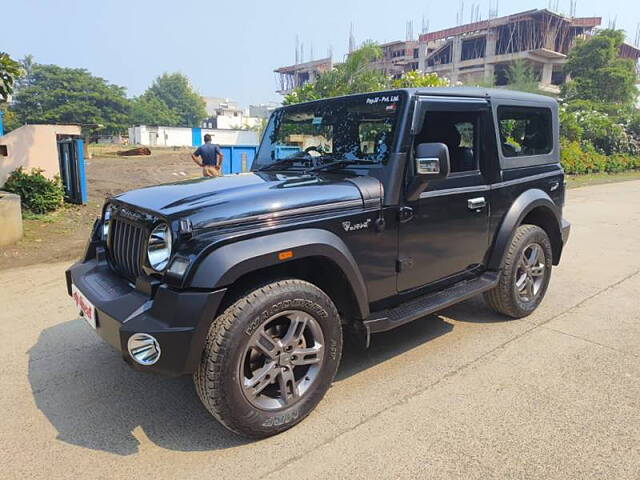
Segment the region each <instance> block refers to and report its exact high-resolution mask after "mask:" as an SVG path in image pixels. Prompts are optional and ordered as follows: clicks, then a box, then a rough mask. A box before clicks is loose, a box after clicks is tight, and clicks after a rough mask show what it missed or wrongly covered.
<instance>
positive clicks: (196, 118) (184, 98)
mask: <svg viewBox="0 0 640 480" xmlns="http://www.w3.org/2000/svg"><path fill="white" fill-rule="evenodd" d="M142 99H143V101H144V102H147V103H144V104H143V106H144V105H149V103H148V102H154V101H159V102H162V103H164V105H166V107H167V109H168V110H169V111H170V112H171V113H172V115H171V116H168V115H167V111H165V110H163V111H162V112H160V120H163V121H155V122H150V123H152V124H159V123H164V120H171V123H170V124H168V125H167V126H170V127H172V126H175V127H197V126H199V125H200V123H201V122H202V121H203V120H204V119H205V118H206V117H207V111H206V110H205V103H204V100H203V99H202V97H201V96H200V95H199V94H198V93H196V92H195V91H194V90H193V88H192V87H191V84H190V83H189V79H188V78H187V77H186V76H184V75H183V74H181V73H163V74H162V75H160V76H159V77H158V78H156V79H155V80H154V82H153V84H152V85H151V86H150V87H149V88H148V89H147V91H146V92H144V94H143V95H142Z"/></svg>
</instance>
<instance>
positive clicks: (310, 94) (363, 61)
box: [283, 41, 449, 105]
mask: <svg viewBox="0 0 640 480" xmlns="http://www.w3.org/2000/svg"><path fill="white" fill-rule="evenodd" d="M380 58H382V49H381V48H380V47H379V46H378V45H376V44H375V43H373V42H370V41H369V42H365V43H364V44H363V45H362V46H361V47H360V48H359V49H357V50H355V51H354V52H352V53H351V54H350V55H349V56H348V57H347V59H346V60H345V62H344V63H340V64H338V65H336V66H335V67H334V68H333V69H332V70H330V71H328V72H325V73H323V74H321V75H320V76H319V77H318V79H317V80H316V81H315V82H314V83H307V84H305V85H303V86H301V87H298V88H296V89H294V90H293V92H291V93H290V94H288V95H286V96H285V98H284V102H283V103H284V104H285V105H291V104H294V103H300V102H308V101H311V100H318V99H321V98H328V97H338V96H341V95H349V94H353V93H366V92H375V91H378V90H385V89H388V88H404V87H406V88H410V87H440V86H448V85H449V82H448V81H447V80H446V79H443V78H440V77H438V75H437V74H429V73H427V74H423V73H419V72H408V73H405V74H404V75H403V76H402V77H401V78H399V79H393V78H392V77H390V76H388V75H385V74H383V73H382V72H380V71H378V70H375V69H374V68H372V62H376V61H377V60H380Z"/></svg>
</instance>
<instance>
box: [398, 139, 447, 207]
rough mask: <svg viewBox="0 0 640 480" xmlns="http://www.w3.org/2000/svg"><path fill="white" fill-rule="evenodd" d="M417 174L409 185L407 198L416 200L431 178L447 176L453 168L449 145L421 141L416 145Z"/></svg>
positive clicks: (436, 178)
mask: <svg viewBox="0 0 640 480" xmlns="http://www.w3.org/2000/svg"><path fill="white" fill-rule="evenodd" d="M414 159H415V160H414V161H415V176H414V178H413V181H412V182H411V184H410V185H409V191H408V192H407V200H409V201H415V200H417V199H418V198H419V197H420V194H421V193H422V192H423V191H424V189H425V188H426V187H427V183H428V182H429V181H431V180H439V179H443V178H447V177H448V176H449V171H450V169H451V167H450V164H449V147H447V146H446V145H445V144H444V143H420V144H418V145H417V146H416V151H415V156H414Z"/></svg>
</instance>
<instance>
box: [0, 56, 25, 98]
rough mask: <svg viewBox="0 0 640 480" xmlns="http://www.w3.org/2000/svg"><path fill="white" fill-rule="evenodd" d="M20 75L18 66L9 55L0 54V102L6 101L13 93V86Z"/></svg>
mask: <svg viewBox="0 0 640 480" xmlns="http://www.w3.org/2000/svg"><path fill="white" fill-rule="evenodd" d="M21 75H22V69H21V68H20V64H19V63H18V62H16V61H15V60H13V59H12V58H11V57H10V56H9V54H7V53H4V52H0V100H4V101H6V100H7V98H9V95H11V94H12V93H13V84H14V83H15V81H16V79H17V78H19V77H20V76H21Z"/></svg>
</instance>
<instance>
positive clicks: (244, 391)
mask: <svg viewBox="0 0 640 480" xmlns="http://www.w3.org/2000/svg"><path fill="white" fill-rule="evenodd" d="M341 352H342V328H341V325H340V317H339V316H338V312H337V310H336V308H335V306H334V304H333V302H332V301H331V299H330V298H329V297H328V296H327V295H326V294H325V293H324V292H323V291H322V290H320V289H319V288H317V287H316V286H315V285H313V284H311V283H308V282H305V281H302V280H293V279H292V280H282V281H278V282H273V283H270V284H268V285H265V286H264V287H261V288H258V289H256V290H254V291H252V292H251V293H249V294H247V295H246V296H244V297H242V298H241V299H240V300H238V301H236V302H235V303H234V304H233V305H231V306H230V307H228V308H227V309H226V310H225V312H224V313H223V314H222V315H221V316H220V317H218V318H217V319H216V320H215V321H214V322H213V325H212V326H211V329H210V332H209V336H208V338H207V344H206V346H205V350H204V353H203V358H202V362H201V364H200V366H199V368H198V370H197V371H196V373H195V374H194V383H195V386H196V391H197V393H198V396H199V397H200V399H201V400H202V403H203V404H204V405H205V407H206V408H207V409H208V410H209V411H210V412H211V413H212V414H213V415H214V416H215V417H216V418H217V419H218V420H219V421H220V422H221V423H222V424H223V425H224V426H225V427H227V428H228V429H230V430H232V431H234V432H236V433H239V434H241V435H244V436H247V437H252V438H261V437H268V436H270V435H275V434H277V433H280V432H282V431H284V430H287V429H288V428H291V427H292V426H293V425H295V424H296V423H298V422H300V421H301V420H302V419H304V418H305V417H306V416H307V415H308V414H309V413H310V412H311V411H312V410H313V409H314V408H315V406H316V405H317V404H318V402H319V401H320V400H321V399H322V397H323V396H324V394H325V392H326V391H327V389H328V388H329V386H330V385H331V382H332V381H333V378H334V376H335V374H336V371H337V368H338V364H339V362H340V355H341Z"/></svg>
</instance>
